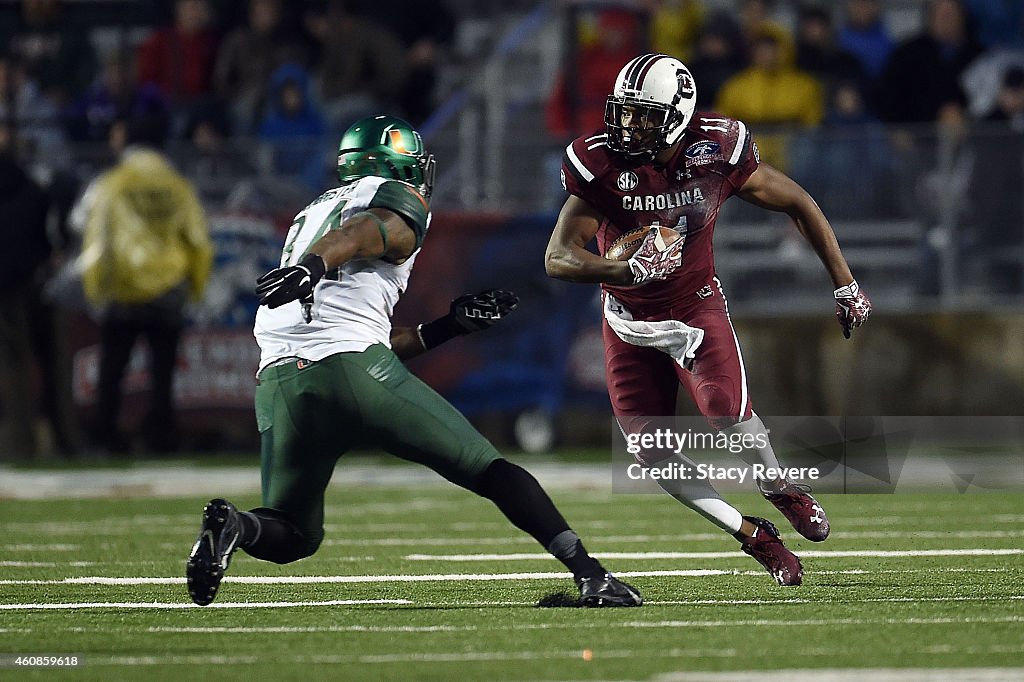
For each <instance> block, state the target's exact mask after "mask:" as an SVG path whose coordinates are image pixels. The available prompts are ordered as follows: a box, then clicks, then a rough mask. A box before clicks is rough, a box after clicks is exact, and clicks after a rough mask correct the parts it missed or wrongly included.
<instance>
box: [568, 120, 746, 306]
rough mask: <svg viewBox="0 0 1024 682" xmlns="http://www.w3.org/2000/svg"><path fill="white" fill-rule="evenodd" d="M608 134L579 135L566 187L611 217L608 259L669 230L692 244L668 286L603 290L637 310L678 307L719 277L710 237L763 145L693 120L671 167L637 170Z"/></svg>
mask: <svg viewBox="0 0 1024 682" xmlns="http://www.w3.org/2000/svg"><path fill="white" fill-rule="evenodd" d="M607 137H608V136H607V135H606V134H605V133H604V132H595V133H593V134H591V135H585V136H583V137H579V138H577V139H576V140H574V141H573V142H572V144H570V145H569V146H568V147H566V149H565V155H564V156H563V158H562V185H563V187H564V188H565V190H566V191H567V192H569V193H571V194H575V195H576V196H578V197H580V198H581V199H583V200H584V201H586V202H587V203H588V204H590V205H591V206H593V207H594V208H596V209H597V210H598V211H600V212H601V214H602V215H604V218H605V220H604V222H603V223H602V224H601V227H600V229H599V230H598V232H597V246H598V251H599V252H600V253H601V255H604V252H605V250H606V249H607V248H608V246H609V245H611V243H612V242H614V241H615V240H616V239H617V238H618V237H619V236H620V235H622V234H625V233H627V232H631V231H633V230H635V229H637V228H641V227H647V226H650V225H662V226H664V227H670V228H673V229H675V230H677V231H678V232H680V233H681V234H682V235H683V237H684V239H685V240H686V241H685V244H684V246H683V265H682V267H681V268H679V269H678V270H677V271H676V272H675V273H673V274H672V275H671V276H669V277H668V279H665V280H663V281H657V282H651V283H648V284H644V285H642V286H638V287H620V286H613V285H608V284H603V285H602V286H603V287H604V289H605V290H606V291H608V292H610V293H611V294H612V295H614V296H615V297H616V298H617V299H618V300H619V301H621V302H622V303H625V304H626V305H627V306H629V307H630V309H632V310H634V311H639V310H645V311H650V310H655V309H659V308H668V307H671V306H672V305H673V304H676V305H678V304H679V303H682V302H684V301H685V297H691V296H693V295H694V294H695V293H696V292H697V291H698V290H700V289H702V288H703V287H705V286H707V285H710V284H711V282H712V279H713V278H714V276H715V259H714V254H713V251H712V247H711V237H712V234H713V232H714V229H715V221H716V220H717V219H718V212H719V210H720V209H721V208H722V204H724V203H725V200H726V199H728V198H729V196H731V195H732V194H733V193H734V192H735V191H736V190H738V189H739V188H740V187H742V186H743V184H744V183H745V182H746V181H747V178H749V177H750V176H751V174H752V173H753V172H754V171H755V170H757V165H758V163H759V158H758V153H757V145H755V144H754V141H753V137H752V136H751V134H750V132H749V131H748V130H747V127H746V126H745V125H744V124H743V123H742V122H741V121H736V120H733V119H731V118H725V117H722V116H717V115H715V114H708V113H705V114H704V115H700V114H694V116H693V118H692V119H691V120H690V124H689V125H688V126H687V128H686V132H685V133H684V134H683V137H682V138H681V143H680V144H679V148H678V149H677V150H676V153H675V155H674V156H673V157H672V159H671V160H670V161H669V162H668V164H666V165H665V166H664V167H659V166H656V165H655V164H654V163H647V164H643V165H636V164H635V162H631V161H630V160H629V159H628V158H627V157H625V156H623V155H620V154H615V153H613V152H612V151H611V150H609V149H608V146H607V145H606V140H607Z"/></svg>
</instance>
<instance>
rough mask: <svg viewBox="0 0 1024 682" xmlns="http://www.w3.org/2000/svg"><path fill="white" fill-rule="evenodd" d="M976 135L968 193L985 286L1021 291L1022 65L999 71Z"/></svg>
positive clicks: (1023, 278)
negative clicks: (989, 107)
mask: <svg viewBox="0 0 1024 682" xmlns="http://www.w3.org/2000/svg"><path fill="white" fill-rule="evenodd" d="M983 123H984V125H982V126H981V127H980V129H979V130H978V131H977V133H976V134H975V135H974V138H973V139H974V140H975V147H976V150H975V160H974V169H975V172H974V175H973V177H972V178H971V187H970V190H969V192H970V196H971V198H972V206H973V215H972V216H971V217H972V220H973V221H975V225H976V234H977V243H978V254H979V255H980V256H981V257H982V258H981V264H982V268H981V269H982V270H983V271H984V272H985V273H986V275H987V276H986V280H987V281H986V285H987V288H988V290H989V291H991V292H993V293H998V294H1019V293H1021V292H1022V291H1024V288H1022V287H1024V198H1022V191H1021V190H1022V188H1024V68H1021V67H1013V68H1011V69H1009V70H1007V71H1006V74H1005V75H1004V76H1003V80H1002V84H1001V87H1000V88H999V94H998V96H997V97H996V105H995V108H994V109H993V110H992V112H991V113H989V115H988V116H986V117H985V118H984V120H983Z"/></svg>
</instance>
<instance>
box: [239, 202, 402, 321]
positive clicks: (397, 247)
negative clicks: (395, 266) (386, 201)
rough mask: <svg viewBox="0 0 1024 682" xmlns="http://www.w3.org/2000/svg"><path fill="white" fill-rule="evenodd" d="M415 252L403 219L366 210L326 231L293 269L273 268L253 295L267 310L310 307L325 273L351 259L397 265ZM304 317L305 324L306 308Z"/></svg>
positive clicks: (260, 282) (376, 210)
mask: <svg viewBox="0 0 1024 682" xmlns="http://www.w3.org/2000/svg"><path fill="white" fill-rule="evenodd" d="M415 250H416V233H415V232H413V230H412V228H411V227H410V226H409V224H408V223H407V222H405V219H404V218H402V217H401V216H400V215H398V214H397V213H395V212H394V211H390V210H388V209H386V208H371V209H367V210H365V211H362V212H360V213H357V214H355V215H354V216H352V217H351V218H349V219H348V220H346V221H345V222H344V223H342V224H341V225H340V226H338V228H337V229H334V230H330V231H328V232H327V234H325V235H324V236H323V237H321V238H320V239H318V240H317V241H316V242H315V243H314V244H313V245H312V246H310V247H309V252H308V253H307V254H306V255H305V256H303V257H302V260H300V261H299V262H298V263H296V264H295V265H289V266H286V267H282V268H275V269H274V270H271V271H270V272H268V273H266V274H265V275H263V276H262V277H260V278H259V279H258V280H256V295H257V296H259V297H260V305H265V306H267V307H269V308H277V307H280V306H282V305H284V304H285V303H290V302H291V301H303V303H304V304H311V303H312V300H313V289H314V288H315V287H316V284H317V282H319V281H320V279H321V278H322V277H323V276H324V274H325V273H326V272H327V271H328V270H333V269H335V268H338V267H340V266H342V265H344V264H345V263H347V262H348V261H350V260H352V259H354V258H384V259H387V260H389V261H391V262H395V263H400V262H402V261H403V260H405V259H406V258H408V257H409V256H411V255H412V253H413V251H415ZM304 314H305V315H306V321H307V322H308V321H309V319H310V318H309V312H308V305H307V308H306V310H305V313H304Z"/></svg>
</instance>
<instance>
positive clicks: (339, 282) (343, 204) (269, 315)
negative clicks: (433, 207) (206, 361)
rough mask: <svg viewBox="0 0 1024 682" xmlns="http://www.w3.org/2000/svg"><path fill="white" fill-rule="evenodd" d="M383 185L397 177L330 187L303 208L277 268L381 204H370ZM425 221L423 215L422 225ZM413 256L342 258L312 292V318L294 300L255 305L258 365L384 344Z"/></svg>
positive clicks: (294, 262) (387, 339) (409, 271)
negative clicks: (391, 259) (276, 304)
mask: <svg viewBox="0 0 1024 682" xmlns="http://www.w3.org/2000/svg"><path fill="white" fill-rule="evenodd" d="M385 183H388V184H389V185H394V184H396V183H397V181H394V180H387V179H385V178H380V177H367V178H362V179H360V180H358V181H356V182H353V183H350V184H347V185H345V186H343V187H337V188H335V189H331V190H328V191H327V192H325V193H324V194H322V195H321V196H320V197H319V198H317V199H316V200H315V201H314V202H313V203H311V204H309V205H308V206H306V208H304V209H302V211H301V212H300V213H299V214H298V215H297V216H295V222H294V223H293V224H292V226H291V229H290V230H289V231H288V237H287V239H286V241H285V247H284V252H283V254H282V256H281V266H282V267H284V266H287V265H294V264H296V263H298V262H299V261H300V260H301V259H302V257H303V255H305V253H306V251H307V250H308V249H309V247H310V246H312V245H313V243H314V242H316V241H317V240H319V239H320V237H322V236H323V235H324V234H326V233H327V231H328V230H330V229H335V228H337V227H338V226H339V225H341V224H342V223H344V222H345V221H346V220H347V219H348V218H350V217H351V216H352V215H354V214H356V213H359V212H361V211H365V210H366V209H367V208H370V207H371V205H377V206H385V207H387V204H386V203H381V202H379V201H377V202H375V201H374V199H375V197H378V196H379V195H378V190H380V189H381V187H382V186H383V185H385ZM403 186H404V188H405V189H406V190H409V189H411V188H410V187H409V186H408V185H404V183H403ZM412 193H413V194H415V196H416V197H417V199H419V201H421V202H422V201H423V199H422V198H419V195H418V194H416V193H415V192H412ZM382 194H384V193H382ZM423 209H424V210H426V208H425V203H424V207H423ZM429 222H430V214H429V212H427V213H426V224H429ZM425 226H426V225H424V227H425ZM418 253H419V249H417V250H416V251H415V252H414V253H413V254H412V255H411V256H410V257H409V258H408V259H407V260H405V261H404V262H403V263H402V264H401V265H395V264H394V263H388V262H387V261H385V260H382V259H379V258H375V259H359V260H352V261H349V262H348V263H345V264H344V265H343V266H342V267H341V268H340V269H339V270H340V276H337V275H336V274H333V273H337V272H338V271H328V273H327V274H326V275H325V276H324V278H323V279H321V280H320V282H318V283H317V285H316V289H315V290H314V292H313V307H312V317H313V319H312V321H311V322H306V320H305V319H304V318H303V316H302V304H301V303H299V302H298V301H292V302H290V303H286V304H285V305H283V306H281V307H279V308H274V309H273V310H271V309H270V308H268V307H266V306H260V308H259V310H258V311H257V313H256V326H255V329H254V334H255V336H256V341H257V342H258V343H259V346H260V367H259V368H260V370H262V369H263V368H264V367H266V366H267V365H269V364H271V363H272V362H274V361H275V360H280V359H281V358H287V357H300V358H304V359H306V360H322V359H323V358H326V357H328V356H330V355H334V354H335V353H344V352H359V351H364V350H366V349H367V348H369V347H370V346H372V345H374V344H377V343H380V344H384V345H385V346H387V347H389V348H390V347H391V341H390V337H391V315H392V313H393V312H394V309H395V305H396V304H397V303H398V299H399V297H400V296H401V295H402V293H403V292H404V291H405V289H406V286H407V284H408V282H409V275H410V274H411V272H412V266H413V263H414V262H415V260H416V255H417V254H418Z"/></svg>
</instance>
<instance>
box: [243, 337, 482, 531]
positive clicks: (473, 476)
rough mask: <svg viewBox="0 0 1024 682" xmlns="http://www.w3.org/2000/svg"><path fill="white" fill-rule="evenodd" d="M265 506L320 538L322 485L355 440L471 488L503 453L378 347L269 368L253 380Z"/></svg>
mask: <svg viewBox="0 0 1024 682" xmlns="http://www.w3.org/2000/svg"><path fill="white" fill-rule="evenodd" d="M256 421H257V425H258V427H259V430H260V437H261V453H260V458H261V463H262V480H263V485H262V488H263V505H264V506H265V507H269V508H271V509H275V510H277V511H279V512H282V513H284V514H285V515H286V516H287V517H288V519H289V520H290V521H291V522H292V523H293V524H295V526H296V527H297V528H298V530H299V531H301V532H302V533H303V535H305V536H306V538H307V540H309V541H310V542H311V543H315V545H318V544H319V542H320V540H321V539H322V538H323V519H324V491H325V490H326V488H327V484H328V483H329V482H330V480H331V474H332V473H333V471H334V465H335V463H336V462H337V461H338V458H339V457H341V455H342V454H344V453H345V452H346V451H347V450H349V449H351V448H354V447H368V448H380V449H383V450H385V451H387V452H389V453H391V454H393V455H396V456H398V457H401V458H402V459H407V460H409V461H412V462H418V463H420V464H423V465H425V466H428V467H430V468H431V469H433V470H434V471H436V472H437V473H439V474H441V475H442V476H444V477H445V478H446V479H448V480H449V481H451V482H453V483H455V484H457V485H460V486H462V487H464V488H470V489H472V488H473V485H474V484H475V482H476V480H477V479H478V478H479V476H480V475H481V474H482V473H483V472H484V470H485V469H487V467H488V466H490V464H491V462H493V461H494V460H496V459H498V458H500V457H501V455H499V454H498V452H497V450H495V449H494V446H493V445H491V444H490V442H488V441H487V439H485V438H484V437H483V436H482V435H480V433H479V432H478V431H477V430H476V429H475V428H473V426H472V425H471V424H470V423H469V421H467V420H466V418H465V417H464V416H462V414H460V413H459V412H458V410H456V409H455V408H454V407H452V406H451V404H449V403H448V401H446V400H445V399H444V398H442V397H441V396H440V395H438V394H437V392H435V391H434V390H433V389H431V388H430V387H429V386H427V385H426V384H425V383H423V382H422V381H420V380H419V379H418V378H416V377H415V376H413V374H412V373H410V372H409V370H408V369H407V368H406V367H405V365H404V364H402V362H401V361H400V360H399V359H398V357H397V356H396V355H395V354H394V353H393V352H391V350H389V349H388V348H386V347H385V346H383V345H379V344H378V345H374V346H371V347H370V348H368V349H366V350H365V351H363V352H360V353H338V354H336V355H332V356H329V357H327V358H325V359H323V360H320V361H317V362H311V361H308V360H300V361H291V362H288V363H285V364H281V365H276V366H271V367H267V368H266V369H264V370H263V371H262V372H260V376H259V385H258V386H257V388H256Z"/></svg>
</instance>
